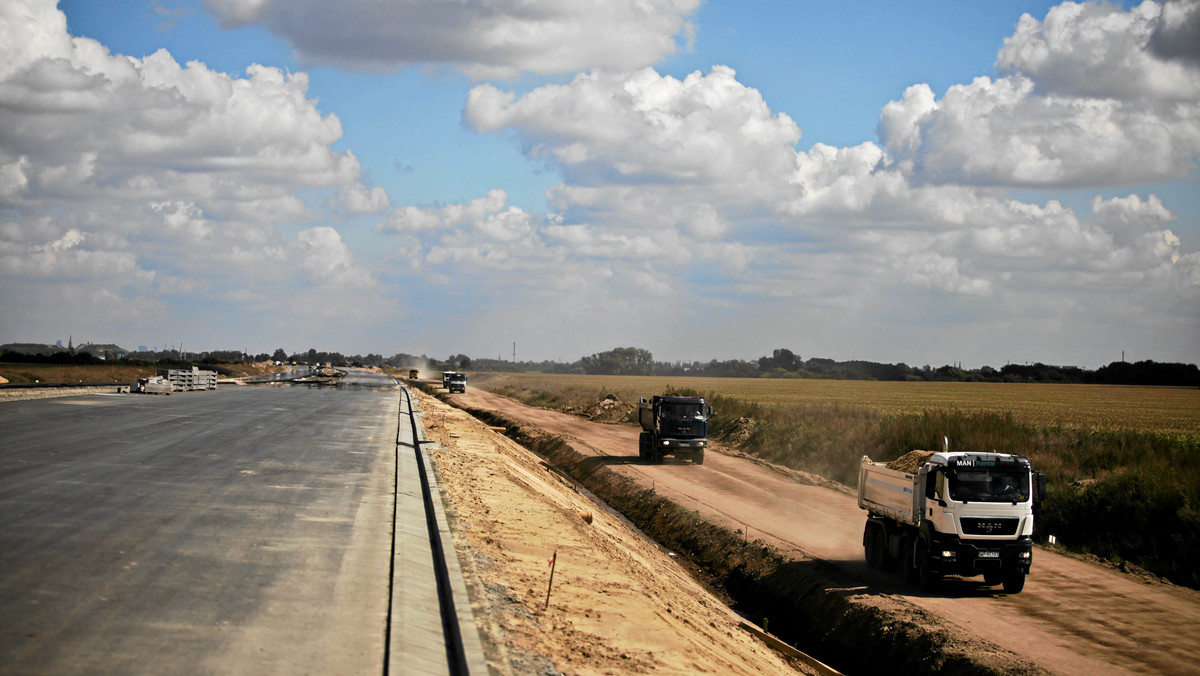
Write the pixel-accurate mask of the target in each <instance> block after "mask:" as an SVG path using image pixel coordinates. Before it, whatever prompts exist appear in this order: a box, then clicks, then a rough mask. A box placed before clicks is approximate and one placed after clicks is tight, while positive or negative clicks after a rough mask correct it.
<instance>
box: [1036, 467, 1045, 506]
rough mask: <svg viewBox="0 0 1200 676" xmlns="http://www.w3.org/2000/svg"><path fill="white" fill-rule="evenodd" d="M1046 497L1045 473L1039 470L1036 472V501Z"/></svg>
mask: <svg viewBox="0 0 1200 676" xmlns="http://www.w3.org/2000/svg"><path fill="white" fill-rule="evenodd" d="M1045 499H1046V475H1045V474H1042V473H1041V472H1038V473H1037V501H1038V502H1042V501H1044V500H1045Z"/></svg>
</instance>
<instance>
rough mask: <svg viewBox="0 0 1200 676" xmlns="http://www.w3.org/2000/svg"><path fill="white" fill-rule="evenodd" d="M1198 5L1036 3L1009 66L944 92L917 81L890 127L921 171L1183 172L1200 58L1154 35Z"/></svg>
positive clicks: (1190, 164)
mask: <svg viewBox="0 0 1200 676" xmlns="http://www.w3.org/2000/svg"><path fill="white" fill-rule="evenodd" d="M1192 10H1193V8H1191V5H1190V3H1188V4H1187V7H1182V6H1178V4H1177V3H1176V4H1171V5H1169V6H1168V7H1167V8H1164V7H1163V6H1162V5H1159V4H1157V3H1154V2H1144V3H1142V4H1141V5H1139V6H1137V7H1135V8H1133V9H1132V10H1130V11H1128V12H1126V11H1124V10H1122V9H1121V8H1119V7H1117V6H1113V5H1109V4H1105V3H1084V4H1077V3H1073V2H1066V3H1063V4H1062V5H1059V6H1058V7H1055V8H1053V9H1051V10H1050V12H1049V13H1048V14H1047V16H1046V18H1045V20H1039V19H1036V18H1034V17H1032V16H1030V15H1028V14H1026V15H1024V16H1022V17H1021V20H1020V22H1019V23H1018V25H1017V28H1016V31H1015V32H1014V34H1013V35H1012V36H1011V37H1009V38H1008V39H1006V40H1005V44H1004V47H1003V48H1002V49H1001V51H1000V53H999V56H998V58H997V61H996V66H997V67H998V68H999V69H1000V71H1001V72H1002V73H1003V76H1002V77H999V78H996V79H993V78H990V77H979V78H976V79H975V80H974V81H973V82H971V83H970V84H963V85H955V86H953V87H951V88H950V89H949V90H948V91H947V92H946V94H945V96H944V97H943V98H942V99H941V100H940V101H939V100H936V99H935V97H934V95H933V92H932V91H931V90H930V88H929V87H928V85H924V84H918V85H913V86H912V87H910V88H909V89H908V90H907V91H906V92H905V93H904V97H903V98H902V99H901V100H899V101H893V102H891V103H889V104H888V105H887V106H886V107H885V108H884V111H883V114H882V115H881V116H880V122H879V127H878V132H879V136H880V139H881V140H882V141H883V144H884V146H885V147H886V148H887V150H888V152H889V154H890V156H891V159H892V160H893V161H894V162H896V163H897V166H899V167H901V168H903V169H904V170H905V171H906V172H907V173H908V174H909V175H910V176H912V178H913V179H914V180H916V181H922V182H931V183H960V184H971V185H1008V186H1037V187H1082V186H1089V187H1103V186H1113V185H1128V184H1137V183H1153V182H1156V181H1162V180H1170V179H1178V178H1182V177H1185V176H1187V175H1188V174H1189V172H1191V171H1193V170H1194V169H1195V168H1196V166H1197V162H1196V158H1197V155H1198V154H1200V68H1198V67H1197V63H1196V61H1194V60H1184V59H1173V58H1163V57H1162V56H1160V54H1159V53H1157V52H1156V51H1155V50H1154V49H1153V48H1152V45H1151V43H1152V38H1153V36H1154V35H1155V34H1156V31H1160V32H1161V31H1163V30H1166V31H1168V32H1169V33H1170V34H1171V35H1178V34H1180V33H1187V31H1188V30H1190V29H1188V28H1187V25H1189V24H1188V21H1191V20H1192V17H1193V16H1194V12H1193V11H1192ZM1175 15H1186V17H1187V18H1170V17H1174V16H1175Z"/></svg>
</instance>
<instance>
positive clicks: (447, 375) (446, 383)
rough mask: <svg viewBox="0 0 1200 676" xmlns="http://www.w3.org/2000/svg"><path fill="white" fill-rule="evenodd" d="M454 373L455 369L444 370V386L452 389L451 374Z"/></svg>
mask: <svg viewBox="0 0 1200 676" xmlns="http://www.w3.org/2000/svg"><path fill="white" fill-rule="evenodd" d="M453 375H454V371H442V387H444V388H446V389H450V376H453Z"/></svg>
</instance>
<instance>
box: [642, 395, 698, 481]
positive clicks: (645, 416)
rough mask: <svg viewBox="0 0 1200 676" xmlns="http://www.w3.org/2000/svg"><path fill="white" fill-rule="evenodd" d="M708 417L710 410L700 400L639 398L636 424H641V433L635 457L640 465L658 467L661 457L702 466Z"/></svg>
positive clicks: (665, 397)
mask: <svg viewBox="0 0 1200 676" xmlns="http://www.w3.org/2000/svg"><path fill="white" fill-rule="evenodd" d="M711 416H712V407H711V406H709V405H707V404H706V403H705V402H704V399H703V398H702V397H669V396H658V395H655V396H653V397H651V398H649V399H647V398H645V397H641V399H640V400H639V401H638V422H640V423H641V424H642V434H641V436H640V437H638V457H639V458H641V459H642V460H643V461H644V462H650V463H655V464H658V463H661V462H662V461H663V456H664V455H673V456H675V457H676V458H690V459H691V461H692V462H693V463H695V464H697V465H703V464H704V449H705V447H707V446H708V419H709V418H710V417H711Z"/></svg>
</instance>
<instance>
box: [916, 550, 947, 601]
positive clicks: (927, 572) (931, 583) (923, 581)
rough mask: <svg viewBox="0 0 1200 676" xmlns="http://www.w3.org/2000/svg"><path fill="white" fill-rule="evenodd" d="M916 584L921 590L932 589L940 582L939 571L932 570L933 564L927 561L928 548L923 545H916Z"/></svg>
mask: <svg viewBox="0 0 1200 676" xmlns="http://www.w3.org/2000/svg"><path fill="white" fill-rule="evenodd" d="M916 568H917V575H916V577H917V586H918V587H920V589H921V591H933V590H934V589H937V586H938V585H939V584H941V582H942V576H941V574H940V573H936V572H934V570H933V566H932V565H930V562H929V548H928V547H926V546H925V545H918V546H917V560H916Z"/></svg>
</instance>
